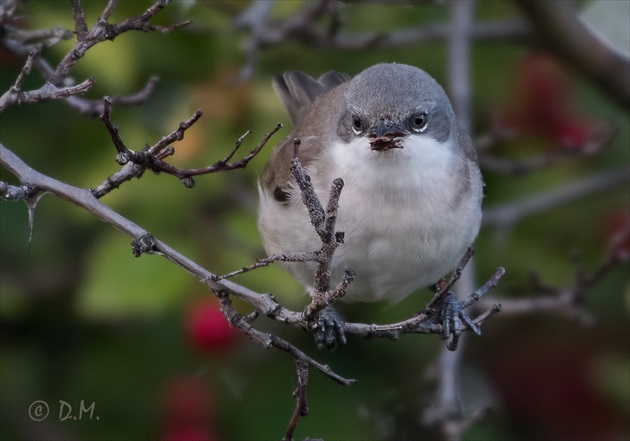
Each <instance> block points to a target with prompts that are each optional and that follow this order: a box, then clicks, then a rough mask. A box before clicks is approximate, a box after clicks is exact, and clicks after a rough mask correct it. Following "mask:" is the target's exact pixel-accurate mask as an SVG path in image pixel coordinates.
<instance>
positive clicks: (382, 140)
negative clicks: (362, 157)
mask: <svg viewBox="0 0 630 441" xmlns="http://www.w3.org/2000/svg"><path fill="white" fill-rule="evenodd" d="M405 136H407V133H406V132H405V131H403V130H402V129H401V128H400V127H399V126H398V125H397V124H396V123H395V122H394V121H392V120H389V119H381V120H379V122H378V123H377V124H376V126H375V127H373V128H372V130H370V133H369V135H368V138H370V148H371V149H372V150H376V151H377V152H384V151H386V150H390V149H394V148H397V149H401V148H402V147H403V146H402V138H403V137H405Z"/></svg>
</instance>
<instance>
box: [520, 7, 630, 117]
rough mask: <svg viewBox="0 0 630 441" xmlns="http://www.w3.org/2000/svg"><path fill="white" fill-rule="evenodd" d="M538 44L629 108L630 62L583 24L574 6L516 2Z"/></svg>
mask: <svg viewBox="0 0 630 441" xmlns="http://www.w3.org/2000/svg"><path fill="white" fill-rule="evenodd" d="M517 4H518V5H519V7H520V8H521V10H522V11H523V13H524V14H525V15H526V16H527V18H528V19H529V21H530V23H531V24H532V25H533V26H534V27H535V28H536V30H537V31H538V33H539V34H540V35H541V37H542V38H541V39H540V42H541V43H542V44H544V45H546V46H548V47H549V48H550V49H551V50H553V51H554V52H555V53H556V54H557V55H558V56H559V57H560V58H562V59H564V60H565V61H566V62H567V63H569V64H571V65H572V66H573V67H575V68H577V69H578V70H579V71H580V72H582V73H583V74H584V75H585V76H586V77H588V78H589V79H590V80H591V81H592V82H593V83H594V84H596V85H598V86H599V88H600V89H601V90H602V91H603V92H604V93H606V95H607V96H608V97H609V98H611V99H612V100H613V101H615V102H617V103H619V104H621V105H623V106H624V107H625V108H628V107H630V82H629V81H628V78H630V60H628V59H627V58H624V57H622V56H621V55H620V54H618V53H616V52H614V51H612V50H611V49H610V48H609V47H608V46H606V45H605V44H603V43H602V42H601V41H600V40H599V39H598V38H597V37H596V36H595V35H593V33H592V32H591V31H590V30H589V29H588V28H587V27H586V26H585V25H584V23H582V22H581V21H580V20H579V18H578V17H577V15H576V12H575V8H574V4H573V2H550V1H546V0H517Z"/></svg>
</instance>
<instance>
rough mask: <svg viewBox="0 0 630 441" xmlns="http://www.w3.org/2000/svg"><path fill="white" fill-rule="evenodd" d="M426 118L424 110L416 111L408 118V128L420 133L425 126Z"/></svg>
mask: <svg viewBox="0 0 630 441" xmlns="http://www.w3.org/2000/svg"><path fill="white" fill-rule="evenodd" d="M428 119H429V118H428V115H427V113H426V112H420V113H416V114H414V115H412V116H411V118H409V128H410V129H411V130H413V131H414V132H416V133H422V132H424V131H425V130H426V128H427V122H428Z"/></svg>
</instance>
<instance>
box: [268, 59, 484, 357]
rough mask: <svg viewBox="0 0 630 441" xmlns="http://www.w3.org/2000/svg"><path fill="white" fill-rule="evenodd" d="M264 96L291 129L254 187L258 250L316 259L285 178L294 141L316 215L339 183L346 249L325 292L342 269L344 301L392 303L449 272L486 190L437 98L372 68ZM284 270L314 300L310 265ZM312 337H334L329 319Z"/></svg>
mask: <svg viewBox="0 0 630 441" xmlns="http://www.w3.org/2000/svg"><path fill="white" fill-rule="evenodd" d="M273 85H274V88H275V90H276V91H277V93H278V94H279V96H280V98H281V99H282V102H283V104H284V106H285V108H286V110H287V112H288V114H289V117H290V119H291V121H292V123H293V125H294V130H293V132H292V133H291V134H290V135H289V136H288V137H287V138H286V139H285V140H284V141H283V142H281V143H280V144H279V145H277V146H276V147H275V148H274V150H273V152H272V154H271V157H270V159H269V162H268V164H267V166H266V168H265V170H264V173H263V176H262V180H261V183H260V185H259V193H260V202H259V207H258V210H259V221H258V225H259V230H260V232H261V235H262V238H263V243H264V247H265V250H266V251H267V252H268V253H269V254H285V255H287V254H292V253H300V252H305V251H315V250H318V249H320V248H321V241H320V238H319V236H318V234H317V233H316V231H315V230H314V228H313V227H312V225H311V219H310V218H309V214H308V211H307V209H306V207H305V205H304V204H303V203H302V200H301V197H300V189H299V188H298V186H297V184H296V182H295V178H294V176H293V175H292V173H291V169H290V167H291V159H292V157H293V153H294V139H299V140H300V143H301V144H300V148H299V160H300V163H301V164H302V166H303V167H304V169H305V170H306V172H307V174H308V175H309V176H310V181H311V183H312V186H313V188H314V190H315V192H316V194H317V196H318V197H319V199H320V201H321V203H322V205H324V206H325V205H326V203H327V199H328V195H329V192H330V186H331V183H332V182H333V181H334V180H335V179H336V178H341V179H343V182H344V184H345V185H344V188H343V191H342V193H341V196H340V199H339V207H338V217H337V224H336V225H337V231H343V232H344V233H345V236H344V237H345V240H344V243H343V244H342V245H341V246H339V248H338V249H337V250H336V252H335V254H334V257H333V260H332V266H331V278H330V281H331V283H333V284H334V283H337V282H338V281H339V280H341V278H342V277H343V275H344V272H345V270H346V269H348V268H351V269H352V270H353V271H354V273H355V274H356V277H355V279H354V282H353V283H351V284H350V286H349V287H348V289H347V292H346V294H345V296H344V297H342V299H341V300H343V301H347V302H355V301H360V302H368V301H378V300H389V301H398V300H401V299H402V298H404V297H406V296H407V295H409V294H410V293H412V292H414V291H415V290H417V289H419V288H424V287H427V286H430V285H433V284H435V283H436V282H437V281H438V280H439V279H440V278H442V277H443V276H444V275H446V274H447V273H448V272H449V271H451V270H453V269H454V268H455V266H456V265H457V263H458V262H459V260H460V259H461V258H462V256H463V255H464V254H465V252H466V250H467V249H468V247H470V246H471V245H472V243H473V242H474V240H475V238H476V236H477V233H478V231H479V226H480V223H481V201H482V198H483V182H482V177H481V173H480V171H479V166H478V164H477V155H476V152H475V148H474V146H473V143H472V141H471V139H470V137H469V136H468V134H467V133H466V132H464V131H463V130H462V129H461V128H460V127H459V126H458V125H457V120H456V118H455V114H454V112H453V109H452V107H451V104H450V102H449V99H448V97H447V96H446V93H445V92H444V90H443V89H442V87H441V86H440V85H439V84H438V83H437V82H436V81H435V80H434V79H433V78H432V77H431V76H430V75H429V74H427V73H426V72H424V71H423V70H421V69H419V68H417V67H413V66H408V65H404V64H377V65H375V66H372V67H370V68H368V69H366V70H364V71H363V72H361V73H360V74H358V75H357V76H356V77H354V78H352V79H350V78H349V77H348V76H347V75H345V74H341V73H338V72H327V73H325V74H323V75H322V76H320V77H319V78H317V79H316V78H312V77H310V76H308V75H306V74H304V73H302V72H298V71H289V72H286V73H284V74H283V75H282V76H278V77H276V78H274V80H273ZM284 266H285V267H286V269H287V270H288V272H289V273H290V274H291V275H292V276H293V277H295V279H297V280H298V281H299V282H300V283H301V284H302V285H304V287H305V288H306V289H307V291H309V293H311V294H312V290H313V282H314V273H315V271H316V268H317V263H316V262H299V263H284ZM323 312H324V311H322V313H323ZM320 326H323V327H326V326H329V327H335V328H336V329H338V330H339V329H340V328H341V329H342V327H340V326H339V321H338V319H337V318H336V317H334V316H333V317H332V318H331V319H329V318H325V319H324V320H321V321H320ZM328 334H330V333H328ZM342 337H343V336H342ZM328 343H329V342H328V341H327V342H326V344H327V345H328Z"/></svg>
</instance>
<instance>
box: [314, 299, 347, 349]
mask: <svg viewBox="0 0 630 441" xmlns="http://www.w3.org/2000/svg"><path fill="white" fill-rule="evenodd" d="M315 322H316V324H317V328H316V329H315V342H316V343H317V347H318V348H320V349H321V348H322V347H326V348H327V349H330V350H335V349H336V348H337V345H338V344H342V345H345V344H346V341H347V339H346V333H345V331H344V327H343V325H344V323H343V320H341V318H340V317H339V315H338V314H337V311H335V310H334V309H333V308H332V307H331V306H326V307H325V308H324V309H322V310H320V311H319V314H318V316H317V319H316V321H315Z"/></svg>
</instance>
